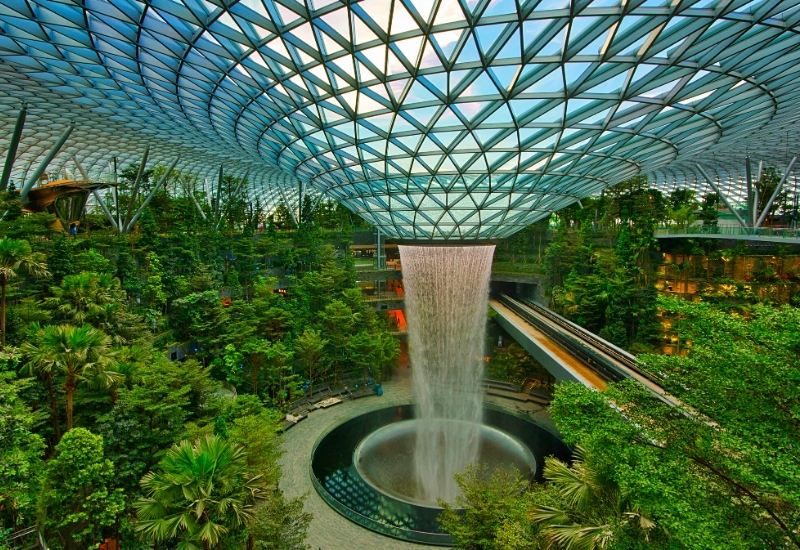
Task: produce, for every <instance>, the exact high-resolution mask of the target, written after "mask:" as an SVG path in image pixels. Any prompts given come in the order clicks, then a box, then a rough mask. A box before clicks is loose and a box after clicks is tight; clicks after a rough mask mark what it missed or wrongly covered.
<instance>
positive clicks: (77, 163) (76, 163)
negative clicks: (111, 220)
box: [72, 155, 116, 225]
mask: <svg viewBox="0 0 800 550" xmlns="http://www.w3.org/2000/svg"><path fill="white" fill-rule="evenodd" d="M72 162H74V163H75V166H76V167H77V168H78V172H80V173H81V177H82V178H83V180H84V181H89V176H87V175H86V170H84V169H83V166H81V163H80V162H78V157H76V156H75V155H72ZM114 225H116V224H114Z"/></svg>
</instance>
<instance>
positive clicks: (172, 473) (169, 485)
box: [135, 436, 266, 550]
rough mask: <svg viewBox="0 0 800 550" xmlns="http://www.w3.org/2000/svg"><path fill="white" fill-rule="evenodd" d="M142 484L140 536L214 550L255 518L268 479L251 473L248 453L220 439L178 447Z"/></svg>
mask: <svg viewBox="0 0 800 550" xmlns="http://www.w3.org/2000/svg"><path fill="white" fill-rule="evenodd" d="M141 484H142V489H143V490H144V491H145V497H144V498H141V499H139V500H138V501H136V503H135V507H136V511H137V515H138V517H139V523H138V525H137V526H136V530H137V532H139V534H140V536H141V537H142V538H143V539H144V540H147V541H151V542H154V543H160V542H166V541H175V542H177V547H178V548H180V549H185V550H189V549H197V550H199V549H201V548H213V547H216V546H217V545H219V544H220V542H221V541H223V540H224V539H225V538H227V537H231V536H235V535H236V532H237V530H242V529H244V528H245V527H246V525H247V523H248V522H249V521H250V520H251V519H252V517H253V506H254V504H255V503H256V502H258V501H261V500H264V499H265V498H266V494H265V491H266V487H265V485H264V482H263V479H262V478H261V477H260V476H253V477H251V476H249V475H248V472H247V456H246V453H245V451H244V449H243V448H242V447H240V446H238V445H235V444H232V443H228V442H226V441H224V440H223V439H222V438H220V437H218V436H206V437H205V438H201V439H199V440H197V441H195V442H194V443H190V442H189V441H182V442H181V443H179V444H177V445H175V446H173V447H172V448H171V449H170V450H169V451H167V453H166V455H165V456H164V458H163V459H162V460H161V462H159V465H158V469H157V470H156V471H153V472H150V473H148V474H146V475H145V476H144V477H143V478H142V483H141Z"/></svg>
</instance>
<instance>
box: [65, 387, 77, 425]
mask: <svg viewBox="0 0 800 550" xmlns="http://www.w3.org/2000/svg"><path fill="white" fill-rule="evenodd" d="M74 393H75V378H74V377H73V376H70V375H67V431H70V430H71V429H72V395H73V394H74Z"/></svg>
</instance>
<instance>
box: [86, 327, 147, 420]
mask: <svg viewBox="0 0 800 550" xmlns="http://www.w3.org/2000/svg"><path fill="white" fill-rule="evenodd" d="M112 339H113V338H112ZM114 354H115V359H116V362H115V363H114V364H113V365H110V366H108V367H106V369H105V371H104V373H103V374H104V376H101V377H98V378H93V379H92V380H90V381H89V385H91V386H94V387H96V388H101V389H109V390H111V402H112V403H114V404H116V402H117V399H118V397H119V388H120V387H121V386H126V387H130V386H132V385H134V384H138V383H139V382H141V380H142V368H143V367H144V366H145V365H147V363H148V362H149V361H151V360H152V358H153V355H152V353H150V350H149V349H147V348H143V347H141V346H123V347H121V348H116V349H115V350H114ZM110 372H115V373H117V374H118V375H119V376H118V377H116V378H115V379H114V380H113V381H112V383H111V384H110V385H109V384H108V383H107V378H106V375H107V374H108V373H110Z"/></svg>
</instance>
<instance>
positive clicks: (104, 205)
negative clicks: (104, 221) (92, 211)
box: [92, 189, 117, 231]
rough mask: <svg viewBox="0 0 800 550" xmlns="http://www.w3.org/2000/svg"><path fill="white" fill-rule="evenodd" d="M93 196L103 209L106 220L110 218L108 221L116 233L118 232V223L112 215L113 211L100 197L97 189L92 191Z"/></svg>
mask: <svg viewBox="0 0 800 550" xmlns="http://www.w3.org/2000/svg"><path fill="white" fill-rule="evenodd" d="M92 195H94V198H95V200H96V201H97V204H99V205H100V208H102V209H103V213H104V214H105V215H106V218H108V221H110V222H111V226H112V227H113V228H114V230H115V231H116V230H117V222H115V221H114V216H113V215H112V214H111V211H110V210H109V209H108V207H107V206H106V203H105V202H103V198H102V197H101V196H100V193H98V192H97V189H92Z"/></svg>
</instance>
